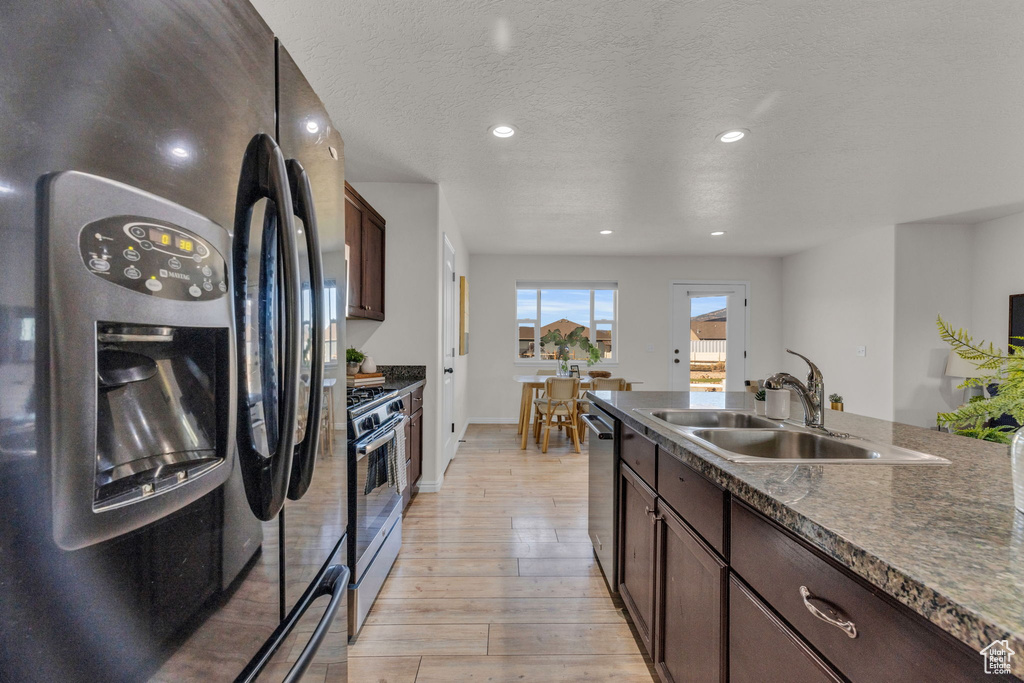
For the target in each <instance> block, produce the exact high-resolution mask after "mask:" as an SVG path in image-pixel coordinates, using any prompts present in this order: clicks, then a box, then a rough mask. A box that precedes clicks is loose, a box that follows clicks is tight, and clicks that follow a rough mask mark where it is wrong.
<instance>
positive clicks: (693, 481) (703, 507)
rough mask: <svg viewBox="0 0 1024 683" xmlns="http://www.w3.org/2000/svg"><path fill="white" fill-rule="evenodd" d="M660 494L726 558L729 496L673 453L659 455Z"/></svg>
mask: <svg viewBox="0 0 1024 683" xmlns="http://www.w3.org/2000/svg"><path fill="white" fill-rule="evenodd" d="M658 495H659V496H661V497H662V498H663V499H664V500H665V502H666V503H668V504H669V505H670V506H671V507H672V509H674V510H675V511H676V512H678V513H679V515H680V516H681V517H682V518H683V519H684V520H686V522H687V523H688V524H689V525H690V526H692V527H693V528H694V529H696V531H697V533H699V534H700V535H701V536H703V537H704V540H705V541H707V542H708V543H709V544H710V545H711V547H712V548H714V549H715V550H717V551H718V552H719V553H721V554H722V556H723V557H726V556H727V555H726V552H725V547H726V543H725V540H726V531H725V529H726V524H725V517H726V515H727V514H728V510H729V508H728V496H727V495H726V492H725V491H723V490H722V489H720V488H718V486H716V485H715V484H713V483H711V482H710V481H708V480H707V479H705V478H704V476H703V475H702V474H699V473H698V472H697V471H696V470H694V469H693V468H691V467H690V466H688V465H685V464H683V463H682V462H681V461H679V460H677V459H676V458H675V457H673V456H672V455H671V454H670V453H661V454H659V457H658Z"/></svg>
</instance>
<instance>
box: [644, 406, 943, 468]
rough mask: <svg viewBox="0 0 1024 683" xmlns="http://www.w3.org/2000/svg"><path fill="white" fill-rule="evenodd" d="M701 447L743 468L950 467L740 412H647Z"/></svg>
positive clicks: (930, 457) (902, 451) (916, 454)
mask: <svg viewBox="0 0 1024 683" xmlns="http://www.w3.org/2000/svg"><path fill="white" fill-rule="evenodd" d="M635 410H636V412H637V413H639V414H641V415H644V416H645V417H649V418H651V419H652V420H655V421H657V422H661V423H662V424H664V425H666V426H668V427H670V428H671V429H673V430H674V431H676V432H678V433H679V434H681V435H682V436H683V437H685V438H687V439H689V440H690V441H693V442H694V443H696V444H697V445H698V446H702V447H703V448H706V449H708V450H709V451H711V452H712V453H715V454H716V455H719V456H721V457H723V458H725V459H726V460H729V461H731V462H737V463H745V464H751V463H764V464H800V465H810V464H815V465H817V464H828V463H862V464H869V463H873V464H879V465H948V464H949V461H948V460H946V459H945V458H940V457H937V456H934V455H929V454H927V453H919V452H918V451H912V450H909V449H906V448H900V447H898V446H890V445H887V444H879V443H873V442H870V441H866V440H864V439H858V438H855V437H846V438H839V437H837V436H834V435H830V434H827V433H825V432H824V431H822V432H819V431H816V430H811V429H808V428H806V427H803V426H799V425H795V424H792V423H789V422H782V421H779V420H771V419H768V418H766V417H761V416H759V415H754V414H753V413H748V412H743V411H738V410H701V409H691V410H678V409H663V410H641V409H635Z"/></svg>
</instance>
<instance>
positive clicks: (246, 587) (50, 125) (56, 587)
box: [0, 0, 278, 681]
mask: <svg viewBox="0 0 1024 683" xmlns="http://www.w3.org/2000/svg"><path fill="white" fill-rule="evenodd" d="M3 18H4V21H3V23H2V25H0V60H2V63H3V64H4V68H3V69H2V70H0V103H2V105H0V241H2V244H3V248H2V249H0V481H2V482H3V496H2V497H0V539H2V546H3V552H0V577H3V581H2V583H3V598H2V599H0V623H2V624H3V629H2V632H0V639H2V641H3V642H2V643H0V651H3V652H4V656H3V657H0V679H2V680H18V681H36V680H39V681H55V680H59V681H79V680H82V681H97V680H104V681H128V680H131V681H137V680H145V679H146V678H148V677H149V676H150V675H153V674H154V672H155V671H156V670H157V669H159V667H160V666H161V663H162V661H163V660H164V659H165V657H166V656H167V654H168V650H167V648H168V647H172V649H173V648H177V652H173V653H171V654H174V655H175V657H173V659H174V660H175V661H177V662H179V663H182V664H183V666H184V669H183V670H185V671H190V672H192V674H191V675H192V676H193V677H195V676H203V675H205V677H206V678H207V679H230V678H231V677H233V676H235V675H237V673H238V672H239V671H241V669H242V667H243V666H244V665H245V663H246V662H247V661H248V660H249V659H250V658H251V657H252V656H253V654H255V652H256V651H257V650H258V649H259V647H260V646H261V645H262V643H263V642H264V641H265V640H266V638H267V637H268V636H269V635H270V634H271V633H272V632H273V631H274V629H275V628H276V627H277V624H278V604H277V598H278V573H277V567H276V562H277V548H276V545H275V544H276V540H275V539H276V537H277V536H276V525H273V526H272V527H271V528H270V533H265V534H262V536H263V537H265V538H266V541H264V552H263V553H262V554H258V550H259V547H260V542H261V534H260V531H259V525H258V524H255V519H254V517H253V516H252V514H251V513H250V512H248V510H241V511H240V510H239V508H238V506H237V505H236V503H237V501H238V496H237V495H234V493H232V495H225V494H224V491H225V487H220V488H219V489H217V490H215V491H213V492H212V493H210V494H208V495H206V496H204V497H202V498H200V499H199V500H197V501H195V502H194V503H191V504H189V505H187V506H185V507H183V508H181V509H180V510H178V511H177V512H175V513H173V514H172V515H171V516H169V517H166V518H164V519H161V520H159V521H157V522H154V523H152V524H149V525H147V526H144V527H142V528H140V529H137V530H135V531H133V532H131V533H129V534H125V535H123V536H119V537H117V538H114V539H111V540H108V541H105V542H103V543H99V544H96V545H93V546H90V547H88V548H85V549H82V550H76V551H70V552H69V551H64V550H61V549H60V548H58V546H57V545H56V544H55V543H53V541H52V539H53V519H52V515H51V514H50V510H51V509H52V507H53V506H52V502H53V501H52V499H51V464H52V463H53V461H54V452H53V449H54V444H53V443H52V442H51V436H50V435H51V431H50V428H49V427H50V426H49V424H48V419H47V416H50V415H51V414H52V411H51V406H52V395H51V390H50V386H49V382H50V378H49V376H48V371H49V365H48V362H47V361H48V359H49V349H48V345H47V340H48V339H49V331H48V329H47V327H48V325H47V321H48V313H49V304H50V301H49V300H48V297H47V295H46V293H47V292H48V291H49V282H48V281H47V280H48V278H47V276H46V273H47V263H46V254H45V251H44V250H42V249H41V247H42V246H43V245H45V244H46V242H45V240H44V239H43V236H42V235H40V234H39V232H38V230H39V229H38V227H37V220H36V218H37V217H36V200H37V185H38V182H39V180H40V178H41V177H42V176H43V175H44V174H48V173H51V172H59V171H69V170H74V171H81V172H84V173H89V174H93V175H96V176H100V177H104V178H108V179H111V180H114V181H118V182H122V183H125V184H127V185H130V186H132V187H136V188H139V189H141V190H143V191H145V192H148V193H150V194H152V195H155V196H158V197H161V198H163V199H166V200H167V201H169V202H173V203H174V204H177V205H181V206H183V207H185V208H187V209H189V210H191V211H193V212H195V213H197V214H199V215H202V216H205V217H206V218H207V219H209V220H210V221H212V222H213V223H216V224H218V225H220V226H222V227H225V228H230V227H231V226H232V224H233V222H234V216H235V198H236V190H237V187H238V179H239V170H240V166H241V160H242V157H243V155H244V153H245V149H246V145H247V144H248V143H249V141H250V140H251V139H252V137H253V135H255V134H257V133H260V132H263V133H268V134H273V133H274V122H275V47H274V38H273V35H272V33H271V32H270V30H269V29H268V28H267V26H266V25H265V24H264V22H263V21H262V19H261V18H260V17H259V15H258V14H257V13H256V11H255V10H254V9H253V8H252V7H251V5H249V4H248V3H247V2H243V1H240V0H187V1H186V0H166V1H164V2H148V3H139V2H135V1H133V0H90V1H89V2H75V3H41V2H35V1H31V0H10V1H9V2H5V3H4V8H3ZM225 256H226V255H225ZM54 276H55V277H61V275H60V273H55V275H54ZM139 296H143V295H142V294H139ZM62 389H63V388H62V387H61V386H56V387H54V391H62ZM53 419H55V420H60V419H62V416H61V415H60V414H56V415H53ZM236 471H237V469H236ZM230 481H232V480H229V482H230ZM235 483H238V482H237V481H236V482H235ZM232 491H234V492H237V491H236V490H235V489H232ZM243 502H244V501H243ZM129 509H130V508H129ZM228 520H232V521H231V522H230V523H229V521H228ZM247 522H248V524H247ZM254 524H255V529H254V528H253V526H254ZM226 534H228V535H230V539H229V538H225V535H226ZM235 534H240V536H239V537H238V538H237V539H236V538H235ZM229 540H230V541H232V544H233V550H232V552H231V553H230V561H228V559H229V558H228V555H229V554H228V553H227V552H226V551H225V550H224V549H225V548H226V547H227V546H228V541H229ZM236 541H237V542H236ZM243 566H247V567H248V569H247V570H243V571H241V572H240V573H239V568H240V567H243ZM224 585H230V586H231V588H230V590H228V591H224V590H223V586H224ZM193 629H198V630H197V631H194V632H195V633H202V636H203V637H202V638H201V640H202V642H203V644H204V646H203V648H202V649H196V650H193V651H185V648H184V647H183V646H178V645H173V646H172V645H170V644H172V643H180V642H182V640H184V642H186V643H188V642H190V641H191V640H192V639H191V638H189V637H188V633H189V631H190V630H193ZM179 655H180V656H179ZM185 678H187V676H179V677H177V678H176V679H175V680H183V679H185Z"/></svg>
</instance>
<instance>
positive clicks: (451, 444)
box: [438, 235, 458, 473]
mask: <svg viewBox="0 0 1024 683" xmlns="http://www.w3.org/2000/svg"><path fill="white" fill-rule="evenodd" d="M442 278H443V281H444V301H443V308H444V311H443V315H442V323H441V324H442V326H443V339H444V341H443V344H442V350H441V356H442V357H441V365H442V367H443V368H444V370H443V372H442V373H441V378H442V379H441V392H442V393H441V400H442V403H441V429H442V435H441V442H442V444H443V448H442V458H441V462H440V463H438V464H439V468H438V472H439V473H440V472H444V470H445V468H446V467H448V463H449V462H451V459H452V458H453V457H454V456H455V443H456V440H457V438H458V436H457V435H456V434H455V325H456V324H457V322H458V321H457V320H456V315H457V313H456V311H457V310H458V309H457V308H456V301H457V299H456V283H455V248H454V247H453V246H452V243H451V242H449V241H448V236H447V235H445V238H444V269H443V270H442Z"/></svg>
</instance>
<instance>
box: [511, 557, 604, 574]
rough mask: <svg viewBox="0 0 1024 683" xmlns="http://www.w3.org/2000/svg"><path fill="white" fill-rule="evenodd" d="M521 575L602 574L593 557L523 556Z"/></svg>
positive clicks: (520, 564)
mask: <svg viewBox="0 0 1024 683" xmlns="http://www.w3.org/2000/svg"><path fill="white" fill-rule="evenodd" d="M519 575H520V576H601V568H600V567H598V566H597V560H595V559H594V558H593V557H569V558H527V557H524V558H521V559H520V560H519Z"/></svg>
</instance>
